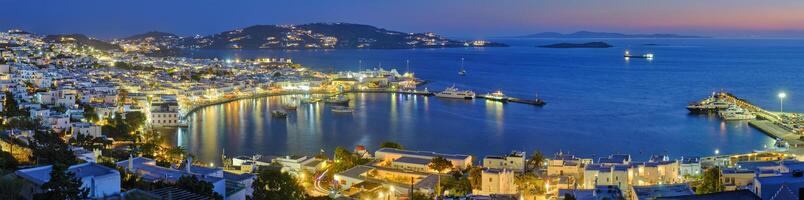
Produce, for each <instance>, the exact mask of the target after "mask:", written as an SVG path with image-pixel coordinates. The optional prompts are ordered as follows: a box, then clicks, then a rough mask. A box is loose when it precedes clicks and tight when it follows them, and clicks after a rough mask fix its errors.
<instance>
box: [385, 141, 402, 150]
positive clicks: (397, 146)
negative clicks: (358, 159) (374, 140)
mask: <svg viewBox="0 0 804 200" xmlns="http://www.w3.org/2000/svg"><path fill="white" fill-rule="evenodd" d="M380 148H392V149H405V148H404V147H402V145H401V144H399V143H396V142H391V141H385V142H383V143H382V144H380Z"/></svg>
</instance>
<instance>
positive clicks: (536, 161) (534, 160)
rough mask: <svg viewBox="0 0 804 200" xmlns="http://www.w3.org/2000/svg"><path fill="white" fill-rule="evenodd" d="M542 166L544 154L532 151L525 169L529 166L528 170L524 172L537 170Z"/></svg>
mask: <svg viewBox="0 0 804 200" xmlns="http://www.w3.org/2000/svg"><path fill="white" fill-rule="evenodd" d="M543 164H544V154H542V152H541V151H539V150H534V151H533V153H532V154H531V155H530V160H528V163H527V165H526V166H525V167H526V168H527V167H528V166H530V168H528V169H526V171H530V170H534V169H539V168H541V167H542V165H543Z"/></svg>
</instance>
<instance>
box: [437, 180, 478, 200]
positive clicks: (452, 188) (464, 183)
mask: <svg viewBox="0 0 804 200" xmlns="http://www.w3.org/2000/svg"><path fill="white" fill-rule="evenodd" d="M441 188H443V190H444V191H445V192H448V193H449V194H450V195H455V196H466V195H467V194H471V193H472V184H471V183H469V179H468V178H467V177H464V176H458V177H455V176H442V178H441Z"/></svg>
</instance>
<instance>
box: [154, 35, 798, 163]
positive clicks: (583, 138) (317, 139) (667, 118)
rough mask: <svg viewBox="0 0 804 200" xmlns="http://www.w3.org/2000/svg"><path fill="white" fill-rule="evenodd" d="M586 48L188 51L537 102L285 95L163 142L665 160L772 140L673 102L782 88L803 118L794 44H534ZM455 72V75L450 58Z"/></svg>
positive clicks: (204, 119) (206, 114) (274, 149)
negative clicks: (312, 100) (335, 105)
mask: <svg viewBox="0 0 804 200" xmlns="http://www.w3.org/2000/svg"><path fill="white" fill-rule="evenodd" d="M566 41H570V42H589V41H596V40H508V41H503V42H506V43H508V44H512V45H513V46H512V47H508V48H471V49H416V50H329V51H322V50H319V51H218V50H203V51H195V52H194V54H195V55H196V56H203V57H219V58H253V57H290V58H293V59H294V62H297V63H301V64H303V65H305V66H309V67H311V68H314V69H318V70H324V71H328V70H330V69H331V70H336V71H337V70H357V69H358V65H357V62H358V60H363V66H362V68H364V69H365V68H369V67H376V66H378V65H380V63H382V66H383V67H385V68H390V67H395V68H397V69H399V70H400V71H405V70H406V67H405V60H410V70H412V71H414V72H415V73H416V74H417V76H419V77H421V78H423V79H427V80H431V81H432V83H430V84H428V85H426V86H425V87H428V88H430V89H432V90H440V89H442V88H444V87H446V86H449V85H453V84H454V85H456V86H457V87H459V88H467V89H473V90H475V91H476V92H482V93H485V92H488V91H492V90H497V89H501V90H503V91H504V92H505V93H506V94H507V95H510V96H516V97H524V98H534V97H537V96H538V97H539V98H543V99H545V100H546V101H547V102H548V104H547V105H546V106H545V107H541V108H540V107H533V106H528V105H521V104H501V103H496V102H487V101H485V100H472V101H464V100H448V99H439V98H435V97H423V96H411V95H390V94H353V95H351V96H350V97H351V98H353V99H354V101H353V102H352V106H353V107H355V108H356V111H355V112H354V113H351V114H343V113H332V112H331V111H330V110H329V108H328V107H327V106H326V105H323V104H319V105H305V106H300V107H299V109H298V110H297V111H296V112H294V113H290V115H289V116H288V118H287V119H275V118H271V116H270V111H271V110H273V109H278V108H281V105H282V104H283V103H286V102H288V101H292V99H291V98H290V97H266V98H257V99H248V100H241V101H236V102H231V103H227V104H221V105H215V106H210V107H207V108H204V109H201V110H200V111H198V112H196V113H194V114H192V116H191V118H190V119H189V120H190V126H189V128H186V129H181V130H179V131H178V133H177V134H171V135H170V137H169V138H170V141H171V142H172V143H173V144H176V145H180V146H184V147H187V148H188V149H189V150H190V151H191V152H192V153H195V154H196V155H198V156H199V157H200V158H201V159H202V160H205V161H209V162H220V160H219V158H220V155H221V153H222V151H223V149H225V150H226V154H227V155H229V156H232V155H251V154H262V155H285V154H315V153H317V152H319V151H320V150H321V149H323V150H325V151H326V152H329V153H331V152H332V150H333V149H334V148H335V147H337V146H344V147H348V148H352V147H354V146H355V145H365V146H367V147H369V148H370V150H374V149H376V146H377V145H378V144H379V143H381V142H383V141H386V140H390V141H396V142H398V143H401V144H403V145H404V146H405V147H407V148H409V149H418V150H431V151H438V152H446V153H465V154H472V155H475V156H480V157H482V156H484V155H489V154H504V153H506V152H509V151H511V150H526V151H528V152H530V151H532V150H535V149H538V150H541V151H543V152H547V153H552V152H557V151H565V152H566V151H569V152H573V153H576V154H579V155H588V156H590V155H605V154H611V153H629V154H632V155H633V156H634V157H635V158H636V159H646V158H647V157H648V156H650V155H651V154H669V155H671V156H688V155H709V154H713V152H714V151H715V150H719V151H720V152H721V153H739V152H748V151H751V150H757V149H762V148H763V147H764V146H765V145H769V144H772V142H773V140H772V139H771V138H769V137H767V136H766V135H764V134H763V133H761V132H759V131H757V130H755V129H753V128H751V127H749V126H748V125H747V123H745V122H727V123H724V122H721V121H720V120H719V119H717V118H716V117H713V116H694V115H688V114H687V111H686V110H685V109H684V106H685V105H686V104H687V103H688V102H690V101H694V100H698V99H701V98H704V97H706V96H707V95H708V94H710V93H711V92H712V91H715V90H720V89H725V90H728V91H730V92H732V93H734V94H736V95H738V96H740V97H743V98H746V99H748V100H750V101H752V102H754V103H756V104H758V105H760V106H763V107H766V108H769V109H772V110H776V109H778V107H779V101H778V99H777V98H775V96H776V93H777V92H779V91H786V92H787V94H788V96H787V98H786V99H785V105H784V106H785V110H786V111H799V112H801V111H803V110H804V105H802V104H801V103H799V102H800V98H802V97H804V82H802V78H804V40H783V39H780V40H771V39H665V40H652V39H651V40H648V39H628V40H607V42H608V43H611V44H613V45H615V47H614V48H609V49H545V48H535V47H533V46H534V45H540V44H550V43H557V42H566ZM625 49H630V50H631V51H632V52H634V53H643V52H647V51H650V52H653V53H655V54H656V59H654V60H650V61H648V60H644V59H631V60H625V59H623V57H622V53H623V51H624V50H625ZM462 57H463V58H465V59H466V70H467V71H468V75H467V76H465V77H460V76H457V70H458V68H459V67H460V58H462Z"/></svg>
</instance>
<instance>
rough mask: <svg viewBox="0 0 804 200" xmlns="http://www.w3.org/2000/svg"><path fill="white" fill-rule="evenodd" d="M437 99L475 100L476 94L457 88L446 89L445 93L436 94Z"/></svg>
mask: <svg viewBox="0 0 804 200" xmlns="http://www.w3.org/2000/svg"><path fill="white" fill-rule="evenodd" d="M435 96H436V97H441V98H453V99H473V98H475V92H473V91H471V90H463V91H461V90H458V88H455V86H452V87H448V88H447V89H444V91H441V92H438V93H435Z"/></svg>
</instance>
